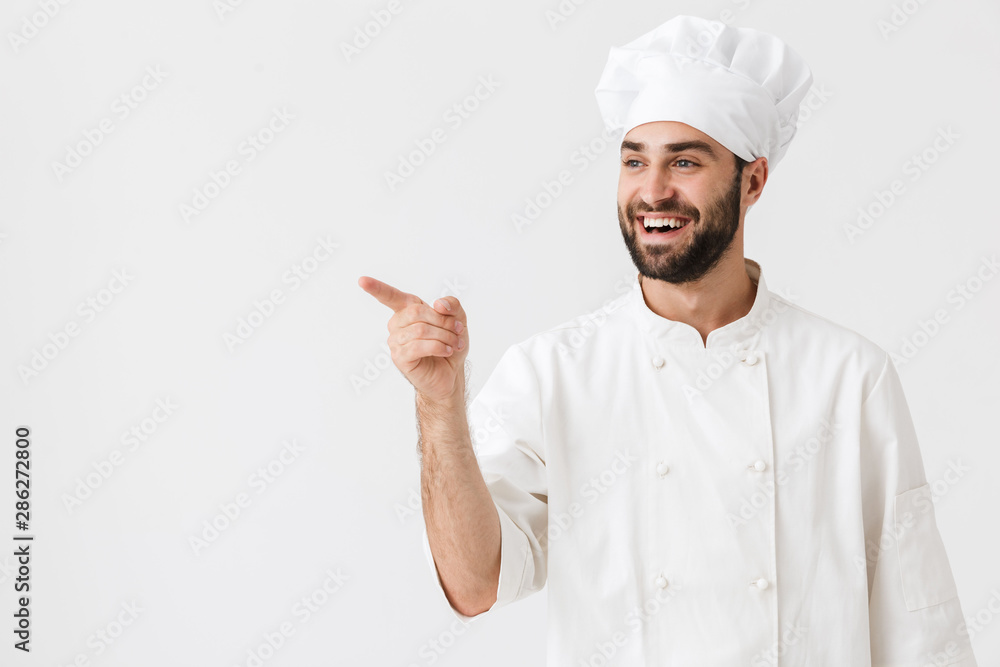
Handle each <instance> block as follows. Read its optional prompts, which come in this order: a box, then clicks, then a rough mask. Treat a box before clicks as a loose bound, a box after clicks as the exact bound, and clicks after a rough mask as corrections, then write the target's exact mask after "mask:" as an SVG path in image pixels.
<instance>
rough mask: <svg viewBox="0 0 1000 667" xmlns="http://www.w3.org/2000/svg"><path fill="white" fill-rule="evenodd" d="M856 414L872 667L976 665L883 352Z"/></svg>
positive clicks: (912, 436) (907, 419) (902, 401)
mask: <svg viewBox="0 0 1000 667" xmlns="http://www.w3.org/2000/svg"><path fill="white" fill-rule="evenodd" d="M861 411H862V414H861V442H860V445H861V476H862V493H863V496H862V507H863V514H864V525H865V547H866V562H867V572H868V612H869V633H870V635H869V636H870V642H871V657H872V667H918V666H922V665H925V664H928V663H930V664H934V665H951V666H956V665H957V666H960V667H976V666H977V663H976V659H975V657H974V655H973V653H972V645H971V642H970V639H969V635H968V632H967V631H966V629H965V623H964V619H963V615H962V608H961V605H960V604H959V600H958V591H957V589H956V586H955V579H954V577H953V576H952V571H951V566H950V564H949V562H948V556H947V554H946V552H945V547H944V543H943V541H942V540H941V535H940V533H939V531H938V527H937V523H936V521H935V516H934V501H933V499H932V497H931V488H930V485H929V484H928V483H927V479H926V477H925V473H924V465H923V460H922V458H921V454H920V448H919V446H918V443H917V436H916V431H915V429H914V426H913V420H912V418H911V415H910V411H909V408H908V406H907V403H906V398H905V397H904V395H903V386H902V384H901V382H900V380H899V375H898V373H897V372H896V368H895V366H894V365H893V363H892V360H891V358H890V357H889V355H888V354H886V355H885V363H884V366H883V368H882V371H881V374H880V375H879V377H878V379H877V380H876V382H875V384H874V386H873V387H872V389H871V391H870V393H869V395H868V396H867V397H866V398H865V400H864V401H863V402H862V408H861Z"/></svg>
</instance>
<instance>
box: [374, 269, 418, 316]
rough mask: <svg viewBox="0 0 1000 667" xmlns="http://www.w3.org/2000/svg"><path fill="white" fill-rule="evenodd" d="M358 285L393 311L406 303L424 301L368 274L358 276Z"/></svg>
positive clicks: (401, 307)
mask: <svg viewBox="0 0 1000 667" xmlns="http://www.w3.org/2000/svg"><path fill="white" fill-rule="evenodd" d="M358 286H359V287H361V289H363V290H364V291H366V292H368V293H369V294H371V295H372V296H373V297H375V298H376V299H378V300H379V302H381V303H383V304H385V305H386V306H389V307H390V308H392V310H393V311H394V312H399V311H400V310H402V309H403V308H405V307H406V306H407V304H411V303H423V302H424V301H423V299H421V298H420V297H419V296H417V295H416V294H409V293H408V292H403V291H402V290H398V289H396V288H395V287H393V286H392V285H390V284H388V283H384V282H382V281H381V280H376V279H375V278H372V277H370V276H361V277H360V278H358Z"/></svg>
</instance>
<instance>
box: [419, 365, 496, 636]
mask: <svg viewBox="0 0 1000 667" xmlns="http://www.w3.org/2000/svg"><path fill="white" fill-rule="evenodd" d="M416 404H417V420H418V425H419V435H420V451H421V471H420V496H421V499H422V503H423V512H424V522H425V524H426V527H427V540H428V544H429V546H430V548H431V550H432V552H433V555H434V561H435V565H436V567H437V571H438V575H439V577H440V579H441V585H442V588H443V589H444V592H445V595H446V596H447V598H448V601H449V602H450V603H451V605H452V607H453V608H454V609H455V610H457V611H459V612H460V613H461V614H463V615H465V616H469V617H471V616H475V615H477V614H480V613H482V612H484V611H487V610H489V609H490V608H491V607H492V606H493V604H494V603H495V602H496V600H497V588H498V585H499V581H500V519H499V516H498V514H497V508H496V506H495V505H494V504H493V499H492V497H491V496H490V493H489V490H488V489H487V488H486V482H485V481H484V480H483V475H482V472H481V471H480V469H479V464H478V462H477V460H476V455H475V452H474V451H473V448H472V440H471V438H470V437H469V425H468V421H467V417H466V412H465V396H464V383H463V386H462V387H461V393H458V392H456V395H455V396H454V397H453V398H451V399H449V400H446V401H434V400H431V399H428V398H427V397H425V396H423V395H422V394H420V393H419V392H418V393H417V396H416Z"/></svg>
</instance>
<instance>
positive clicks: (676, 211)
mask: <svg viewBox="0 0 1000 667" xmlns="http://www.w3.org/2000/svg"><path fill="white" fill-rule="evenodd" d="M627 210H628V213H629V217H631V218H635V217H636V216H638V215H640V214H643V213H663V214H666V215H673V216H677V217H683V218H690V219H691V220H694V221H697V220H698V218H699V217H700V214H699V213H698V209H696V208H694V207H693V206H692V207H690V208H689V207H686V206H681V205H679V204H674V205H672V206H661V207H660V208H639V207H638V206H635V205H632V204H630V205H629V206H628V208H627Z"/></svg>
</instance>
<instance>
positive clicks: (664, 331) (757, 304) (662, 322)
mask: <svg viewBox="0 0 1000 667" xmlns="http://www.w3.org/2000/svg"><path fill="white" fill-rule="evenodd" d="M743 263H744V265H745V266H746V271H747V275H748V276H750V280H751V281H752V282H753V283H754V284H756V285H757V295H756V296H755V297H754V302H753V306H751V308H750V312H748V313H747V314H746V315H744V316H743V317H741V318H739V319H738V320H735V321H733V322H730V323H729V324H727V325H725V326H722V327H719V328H718V329H715V330H714V331H711V332H709V334H708V341H707V343H702V340H701V334H700V333H698V330H697V329H695V328H694V327H693V326H691V325H690V324H686V323H684V322H678V321H675V320H670V319H667V318H665V317H662V316H660V315H657V314H656V313H654V312H653V311H652V310H650V309H649V306H648V305H646V299H645V298H644V297H643V295H642V287H641V285H640V284H639V280H638V278H639V274H638V272H637V273H636V281H635V283H634V284H633V286H632V293H631V304H630V305H631V308H632V313H633V315H634V316H635V318H636V323H637V324H638V326H639V329H640V330H641V331H642V332H643V333H645V334H647V335H649V336H651V337H653V338H655V339H657V340H658V341H666V342H670V343H671V344H672V345H675V344H676V345H685V346H688V345H690V346H696V347H699V348H703V349H704V348H706V347H707V348H721V347H733V348H739V349H750V348H753V347H756V346H757V344H758V341H759V338H760V334H761V331H762V330H763V329H764V327H765V326H767V324H768V323H769V322H771V321H773V319H774V315H775V313H773V312H769V311H771V310H773V303H774V300H773V297H772V295H771V293H770V292H769V291H768V289H767V283H766V282H765V281H764V273H763V272H762V271H761V268H760V264H758V263H757V262H755V261H754V260H752V259H748V258H746V257H744V258H743Z"/></svg>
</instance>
